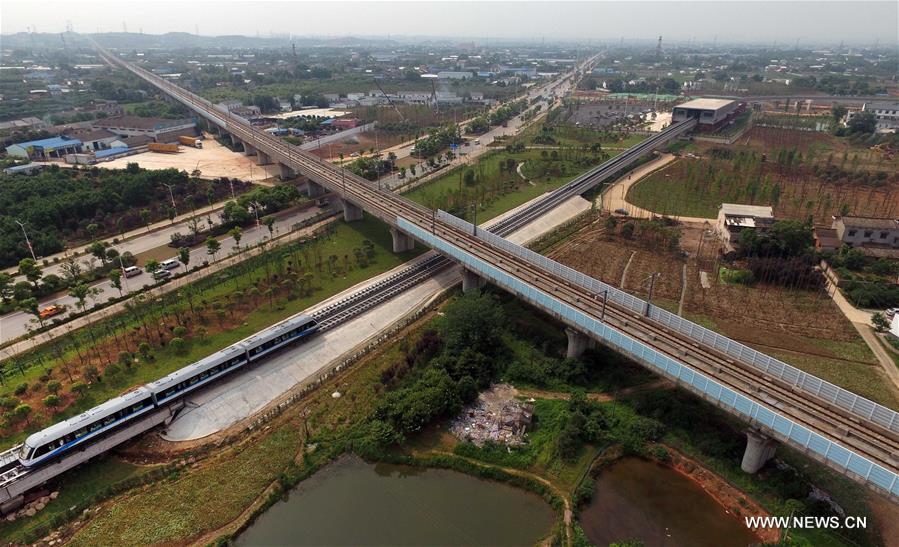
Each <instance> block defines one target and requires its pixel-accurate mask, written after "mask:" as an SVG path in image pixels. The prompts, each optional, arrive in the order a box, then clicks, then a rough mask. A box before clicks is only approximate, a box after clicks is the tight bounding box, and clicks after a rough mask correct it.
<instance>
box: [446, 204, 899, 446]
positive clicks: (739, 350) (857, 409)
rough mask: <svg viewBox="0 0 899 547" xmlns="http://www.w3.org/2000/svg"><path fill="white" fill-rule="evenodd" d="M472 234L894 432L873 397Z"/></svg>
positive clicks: (891, 414)
mask: <svg viewBox="0 0 899 547" xmlns="http://www.w3.org/2000/svg"><path fill="white" fill-rule="evenodd" d="M437 218H438V219H440V221H442V222H445V223H447V224H450V225H452V226H454V227H456V228H459V229H461V230H465V231H467V232H468V233H474V227H473V225H472V224H471V223H469V222H466V221H464V220H462V219H460V218H457V217H455V216H453V215H451V214H449V213H447V212H446V211H442V210H441V211H438V212H437ZM477 236H478V237H479V238H481V239H483V240H484V241H487V242H488V243H490V244H491V245H494V246H496V247H499V248H501V249H503V250H505V251H507V252H509V253H512V254H513V255H515V256H517V257H519V258H521V259H523V260H526V261H528V262H530V263H531V264H534V265H536V266H539V267H541V268H544V269H546V270H547V271H550V272H552V273H553V274H554V275H557V276H559V277H561V278H563V279H566V280H567V281H569V282H571V283H574V284H575V285H577V286H579V287H582V288H584V289H587V290H588V291H591V292H592V293H594V294H603V293H606V294H608V299H609V300H611V301H612V302H614V303H616V304H618V305H619V306H622V307H625V308H628V309H630V310H631V311H634V312H636V313H639V314H644V313H646V310H647V306H649V317H650V319H652V320H654V321H656V322H658V323H661V324H662V325H665V326H666V327H669V328H671V329H673V330H675V331H677V332H679V333H681V334H684V335H686V336H687V337H689V338H690V339H692V340H695V341H696V342H698V343H700V344H703V345H706V346H709V347H712V348H714V349H716V350H718V351H720V352H722V353H724V354H726V355H729V356H731V357H733V358H735V359H738V360H740V361H741V362H744V363H746V364H748V365H751V366H752V367H753V368H756V369H758V370H759V371H760V372H763V373H765V374H769V375H771V376H774V377H776V378H779V379H781V380H783V381H785V382H787V383H789V384H790V385H791V386H794V387H796V388H799V389H801V390H803V391H806V392H808V393H811V394H814V395H815V396H817V397H820V398H821V399H824V400H826V401H829V402H831V403H833V404H835V405H837V406H839V407H840V408H842V409H844V410H846V411H848V412H850V413H852V414H855V415H856V416H858V417H860V418H863V419H866V420H871V421H873V422H875V423H877V424H879V425H881V426H883V427H885V428H887V429H889V430H890V431H895V432H899V417H897V416H899V415H897V413H896V412H895V411H893V410H890V409H889V408H886V407H884V406H883V405H880V404H878V403H875V402H874V401H871V400H869V399H865V398H864V397H860V396H858V395H856V394H855V393H852V392H851V391H848V390H845V389H843V388H841V387H838V386H835V385H834V384H831V383H830V382H827V381H825V380H822V379H820V378H818V377H817V376H813V375H811V374H808V373H806V372H803V371H801V370H799V369H797V368H796V367H794V366H791V365H788V364H786V363H784V362H783V361H780V360H778V359H775V358H773V357H770V356H768V355H765V354H764V353H762V352H760V351H757V350H754V349H752V348H750V347H748V346H745V345H743V344H741V343H739V342H735V341H734V340H731V339H730V338H727V337H726V336H722V335H720V334H718V333H717V332H714V331H711V330H709V329H707V328H705V327H702V326H700V325H697V324H696V323H693V322H692V321H689V320H687V319H683V318H682V317H679V316H677V315H675V314H673V313H671V312H669V311H666V310H664V309H662V308H659V307H658V306H651V305H649V304H648V303H647V302H646V301H645V300H642V299H640V298H637V297H636V296H633V295H631V294H628V293H626V292H624V291H622V290H620V289H617V288H615V287H613V286H611V285H609V284H607V283H603V282H602V281H599V280H598V279H593V278H592V277H589V276H587V275H584V274H582V273H581V272H579V271H577V270H574V269H572V268H569V267H568V266H565V265H563V264H559V263H558V262H556V261H554V260H551V259H549V258H546V257H545V256H543V255H541V254H538V253H535V252H534V251H531V250H530V249H526V248H524V247H522V246H520V245H516V244H514V243H511V242H509V241H507V240H505V239H503V238H501V237H499V236H497V235H495V234H492V233H490V232H489V231H487V230H485V229H483V228H478V230H477Z"/></svg>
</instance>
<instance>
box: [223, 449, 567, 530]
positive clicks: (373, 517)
mask: <svg viewBox="0 0 899 547" xmlns="http://www.w3.org/2000/svg"><path fill="white" fill-rule="evenodd" d="M555 519H556V515H555V512H554V511H553V510H552V508H551V507H550V506H549V505H548V504H546V502H544V501H543V499H541V498H540V497H539V496H537V495H535V494H532V493H530V492H526V491H524V490H521V489H518V488H512V487H511V486H507V485H505V484H500V483H496V482H491V481H485V480H481V479H477V478H474V477H471V476H468V475H465V474H462V473H458V472H454V471H446V470H442V469H418V468H411V467H406V466H396V465H384V464H377V465H372V464H368V463H365V462H363V461H361V460H359V459H357V458H343V459H341V460H339V461H337V462H335V463H333V464H331V465H329V466H327V467H325V468H324V469H322V470H321V471H319V472H318V473H316V474H315V475H314V476H312V477H310V478H309V479H308V480H306V481H303V482H302V483H301V484H300V485H299V486H298V487H297V488H296V489H294V490H293V491H292V492H291V493H290V497H289V499H288V500H287V501H282V502H279V503H277V504H276V505H274V506H273V507H272V508H271V509H269V510H268V511H267V512H266V513H265V514H264V515H262V516H261V517H260V518H259V519H258V520H257V521H256V522H255V523H253V525H252V526H251V527H250V528H249V529H247V531H246V532H244V533H243V534H241V536H240V537H239V538H238V539H237V545H242V546H243V545H329V546H330V545H533V544H534V543H535V542H537V541H538V540H539V539H541V538H543V537H545V536H547V535H548V534H549V532H550V529H551V528H552V525H553V523H554V521H555Z"/></svg>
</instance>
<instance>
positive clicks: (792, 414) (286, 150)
mask: <svg viewBox="0 0 899 547" xmlns="http://www.w3.org/2000/svg"><path fill="white" fill-rule="evenodd" d="M107 60H109V61H110V62H111V63H115V64H120V65H121V66H123V67H124V68H126V69H128V70H130V71H132V72H134V73H135V74H137V75H138V76H140V77H142V78H144V79H146V80H148V81H150V82H151V83H153V84H154V85H157V86H158V87H160V88H162V89H163V90H165V91H167V92H168V93H170V94H172V95H173V96H174V97H175V98H177V99H178V100H179V101H181V102H183V103H185V104H186V105H187V106H188V107H190V108H192V109H193V110H198V111H201V113H202V112H205V113H206V116H207V117H211V118H214V119H215V120H218V121H220V122H221V124H220V125H222V126H223V128H224V129H225V130H226V131H228V132H230V133H231V134H232V135H234V136H236V137H237V138H239V139H241V140H242V141H244V142H246V143H248V144H250V145H252V146H253V147H256V148H260V146H262V147H264V148H263V149H262V150H261V151H262V152H263V153H265V154H267V155H269V156H270V157H271V158H272V159H273V160H276V161H280V162H283V163H285V164H286V165H288V166H290V167H292V168H294V169H296V170H297V171H299V172H300V173H301V174H304V175H306V176H311V178H314V179H316V182H319V183H323V184H325V185H326V186H329V187H330V188H331V189H332V190H334V191H335V192H337V193H338V194H340V195H341V196H342V197H343V199H344V200H345V201H346V202H348V203H350V204H352V205H355V206H358V207H362V208H364V209H365V210H367V211H369V212H370V213H372V214H374V216H376V217H378V218H380V219H382V220H384V221H386V222H387V223H389V224H391V225H396V224H397V223H398V222H399V220H398V219H400V218H402V219H404V220H405V221H408V222H410V223H412V224H413V225H416V226H417V227H418V228H419V229H421V230H424V231H425V232H431V233H433V234H434V235H435V236H437V237H440V238H441V239H443V240H445V241H447V242H450V243H452V244H453V245H456V246H457V247H458V248H459V249H463V250H464V251H466V252H468V253H470V254H471V255H472V256H475V257H477V258H478V259H479V260H482V261H484V262H485V263H486V264H490V265H493V266H494V267H496V268H498V269H500V270H501V271H504V272H505V273H506V274H509V275H512V276H514V277H516V278H518V279H519V280H522V281H524V282H526V283H527V284H529V285H531V286H533V287H535V288H537V289H538V290H540V291H542V292H544V293H546V294H549V295H551V296H552V297H553V298H555V299H557V300H558V301H559V302H563V303H565V304H566V305H568V306H570V307H572V308H573V309H576V310H578V311H579V312H581V313H584V314H587V315H590V316H592V317H594V318H600V317H601V318H602V320H603V322H605V323H606V324H608V325H609V326H612V327H614V328H615V329H616V330H618V331H619V332H621V333H624V334H626V335H628V336H630V337H632V338H634V339H635V340H639V341H641V342H642V343H643V344H645V345H646V346H649V347H651V348H653V349H654V350H656V351H658V352H659V353H660V354H662V355H665V356H668V357H669V358H671V359H673V360H675V361H678V362H682V363H685V364H687V365H689V366H690V367H692V368H693V369H695V370H697V371H700V372H701V373H703V374H705V375H706V376H708V377H711V378H714V379H715V380H716V381H717V382H719V383H720V384H722V385H724V386H727V387H729V388H731V389H732V390H733V391H734V392H736V393H739V394H741V395H742V396H744V397H746V398H747V399H749V400H751V401H754V402H756V403H758V404H760V405H762V406H763V407H765V408H771V409H774V410H776V411H777V412H779V413H781V414H782V415H784V416H787V417H789V419H790V420H791V421H792V422H793V423H795V424H799V425H802V426H804V427H805V428H807V429H808V430H809V431H812V432H815V433H816V434H818V435H821V436H822V437H824V438H828V439H835V440H838V441H839V444H840V445H842V446H844V447H847V448H849V449H851V450H852V451H854V452H855V453H857V454H858V455H861V456H863V457H865V458H866V459H867V460H869V461H870V462H872V463H876V464H878V465H879V466H881V467H883V468H884V469H886V470H888V471H890V472H891V473H893V476H894V477H895V476H896V474H897V467H896V463H897V457H899V439H897V435H899V434H897V432H896V431H894V430H892V429H887V428H884V427H881V426H880V425H878V424H876V423H874V422H873V421H871V420H869V419H867V418H865V417H863V416H861V415H860V414H855V413H852V412H851V411H848V410H844V409H842V408H840V407H839V406H837V405H836V404H834V403H832V402H829V401H827V400H824V399H822V398H820V397H818V396H816V395H814V394H813V393H811V392H809V391H807V390H804V389H802V388H797V387H794V386H792V385H789V384H788V383H786V382H784V381H783V380H780V379H779V378H776V377H771V376H769V375H766V374H764V373H762V371H761V369H759V368H756V367H754V366H753V365H751V364H749V363H747V362H743V361H742V360H739V359H735V358H734V357H732V356H730V355H725V354H723V353H721V352H719V351H718V350H715V349H711V348H710V347H708V346H706V345H704V344H700V343H699V342H697V341H696V340H695V339H693V338H690V337H688V336H687V335H685V334H682V333H680V332H677V331H675V330H673V329H671V328H669V327H665V326H663V325H661V324H659V323H656V322H654V321H652V320H649V319H648V318H645V317H643V316H641V315H639V314H638V313H636V312H634V311H633V310H631V309H628V308H625V307H624V306H620V305H618V304H617V303H614V302H611V303H608V302H606V303H601V302H600V300H599V296H600V295H599V294H594V293H592V292H591V291H589V290H587V289H585V288H584V287H582V286H578V285H574V284H572V283H571V282H569V281H568V280H567V279H564V278H563V277H561V276H560V275H556V274H553V273H552V272H549V271H547V270H545V269H543V268H542V267H540V266H537V265H535V264H533V263H532V262H529V261H527V260H525V259H523V258H520V257H518V256H516V255H514V254H512V253H511V252H509V251H508V250H503V249H501V248H498V247H497V246H496V245H493V244H489V243H487V242H484V241H483V240H482V239H480V238H478V237H476V236H475V235H474V234H471V233H468V232H466V231H464V230H461V229H460V228H458V227H454V226H451V225H449V224H446V223H444V222H442V221H440V222H438V221H436V218H435V212H433V211H430V210H428V209H425V208H424V207H422V206H420V205H418V204H415V203H413V202H411V201H409V200H407V199H405V198H403V197H401V196H397V195H395V194H391V193H389V192H384V191H381V190H380V189H378V188H376V187H374V185H373V184H372V183H370V182H369V181H367V180H365V179H362V178H361V177H357V176H355V175H353V174H352V173H349V172H347V171H346V170H345V169H343V168H342V167H337V166H334V165H332V164H330V163H328V162H323V161H322V160H321V159H319V158H317V157H315V156H312V155H310V154H308V153H305V152H304V151H301V150H299V149H297V148H296V147H292V146H291V145H287V144H285V143H283V142H281V141H280V140H279V139H276V138H275V137H271V136H269V135H267V134H265V133H264V132H261V131H259V130H256V129H254V128H252V127H251V126H248V125H247V124H245V123H244V122H243V121H242V120H236V119H235V118H234V117H233V116H230V114H227V113H223V112H220V111H218V110H217V109H215V108H214V107H213V106H212V105H211V104H210V103H209V102H208V101H205V100H202V99H199V98H198V97H196V96H194V95H193V94H191V93H189V92H187V91H185V90H182V89H180V88H178V87H177V86H174V85H172V84H170V83H169V82H165V81H163V80H161V79H160V78H158V77H156V76H155V75H152V74H150V73H146V71H143V72H144V74H142V73H141V71H142V69H138V68H137V67H132V66H130V65H128V64H127V63H123V62H121V61H120V60H118V59H115V58H113V57H112V56H108V57H107ZM216 123H218V122H216ZM686 130H688V128H687V127H686V125H677V126H672V127H671V128H669V131H670V133H668V134H667V135H669V136H670V135H673V134H674V133H676V132H677V131H686ZM678 134H679V133H678ZM669 138H673V137H669ZM657 142H658V141H657V140H656V141H654V142H653V141H649V142H644V143H642V144H641V145H638V147H635V149H634V150H629V151H628V152H625V153H624V154H622V155H620V156H617V157H616V158H613V159H612V160H610V162H606V164H603V165H602V166H599V167H598V168H597V169H594V170H593V171H591V172H588V173H586V174H585V175H583V176H581V177H579V178H578V179H575V180H574V181H572V182H571V183H569V184H568V185H566V186H564V187H563V188H561V189H559V190H558V191H556V192H554V193H552V194H549V195H547V196H546V197H545V198H544V199H542V200H540V201H538V202H536V203H535V204H533V205H532V206H531V207H528V208H526V209H524V210H522V211H520V212H519V213H518V214H516V215H513V217H510V218H509V219H505V220H503V221H500V222H497V223H496V224H495V225H494V226H493V231H494V232H495V233H496V234H497V235H501V236H503V235H508V234H509V233H511V232H513V231H515V230H516V229H517V228H519V227H521V226H523V225H524V224H526V223H527V221H528V220H531V219H533V218H535V217H536V216H539V215H540V214H542V213H543V212H545V211H547V210H549V209H551V208H552V207H554V206H555V205H556V204H558V203H560V202H561V201H564V199H567V198H568V197H570V196H572V195H577V194H578V193H581V192H583V191H586V190H587V189H588V188H590V187H591V186H592V185H594V184H596V183H597V182H599V181H600V180H602V179H603V178H605V177H607V176H611V175H612V174H614V173H615V172H617V171H619V170H620V169H622V168H623V167H625V166H626V165H627V164H628V163H629V162H630V161H633V160H634V159H636V158H637V157H639V156H640V155H641V154H642V153H646V152H648V151H649V150H651V149H652V147H654V146H655V145H656V143H657ZM450 263H451V262H450V260H449V259H447V258H443V257H439V256H434V257H430V258H428V259H426V260H424V261H421V262H420V263H418V264H416V265H413V266H410V267H409V268H406V269H404V270H401V271H399V272H396V273H395V274H393V275H391V276H390V277H388V278H385V279H383V280H381V281H379V282H378V283H376V284H375V285H372V286H371V287H369V288H368V289H365V290H363V291H362V292H361V293H360V294H354V295H350V296H348V297H347V298H345V299H343V300H341V301H338V302H335V303H334V304H332V305H330V306H328V307H326V308H323V309H322V310H319V311H318V312H316V313H317V314H320V315H319V317H320V318H321V321H322V324H323V327H325V328H334V327H335V326H337V325H338V324H340V323H342V322H344V321H346V320H348V319H349V318H351V317H353V316H355V315H358V314H359V313H362V311H364V310H367V309H371V307H373V306H375V305H377V304H378V303H380V302H383V301H384V300H386V299H388V298H390V297H392V296H393V295H395V294H397V293H399V292H401V291H403V290H406V289H407V288H408V287H410V286H412V285H413V284H415V283H417V282H420V281H421V280H423V279H426V278H427V277H430V276H431V275H433V273H435V272H436V271H438V270H439V269H441V268H443V267H446V266H448V265H449V264H450ZM357 308H358V310H359V311H356V309H357ZM891 424H892V422H891ZM0 462H2V457H0ZM15 472H16V468H13V469H10V470H8V471H7V472H6V474H9V473H15ZM6 474H4V476H6ZM865 479H866V480H867V478H866V477H865ZM0 481H2V479H0ZM894 483H895V481H894Z"/></svg>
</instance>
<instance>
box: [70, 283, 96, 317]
mask: <svg viewBox="0 0 899 547" xmlns="http://www.w3.org/2000/svg"><path fill="white" fill-rule="evenodd" d="M93 291H97V289H94V288H92V287H90V286H88V285H87V284H85V283H78V284H77V285H75V286H73V287H72V288H70V289H69V296H71V297H72V298H74V299H75V300H77V301H78V307H79V308H81V311H87V298H88V297H89V296H91V294H92V292H93ZM97 292H99V291H97Z"/></svg>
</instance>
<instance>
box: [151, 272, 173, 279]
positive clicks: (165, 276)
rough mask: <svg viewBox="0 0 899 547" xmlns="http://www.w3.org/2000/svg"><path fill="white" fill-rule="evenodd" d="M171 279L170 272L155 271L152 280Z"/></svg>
mask: <svg viewBox="0 0 899 547" xmlns="http://www.w3.org/2000/svg"><path fill="white" fill-rule="evenodd" d="M170 277H172V272H170V271H168V270H156V271H155V272H153V279H155V280H156V281H162V280H163V279H168V278H170Z"/></svg>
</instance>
